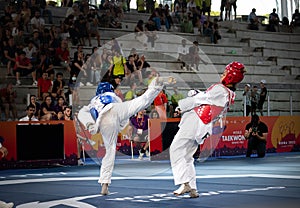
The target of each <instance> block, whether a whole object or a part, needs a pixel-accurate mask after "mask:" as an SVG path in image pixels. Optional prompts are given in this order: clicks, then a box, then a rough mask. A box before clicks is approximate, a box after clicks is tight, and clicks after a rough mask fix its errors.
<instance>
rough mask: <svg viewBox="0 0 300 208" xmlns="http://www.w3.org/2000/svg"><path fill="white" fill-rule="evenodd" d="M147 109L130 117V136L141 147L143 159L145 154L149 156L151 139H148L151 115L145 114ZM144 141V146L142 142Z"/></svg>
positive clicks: (140, 155) (140, 151)
mask: <svg viewBox="0 0 300 208" xmlns="http://www.w3.org/2000/svg"><path fill="white" fill-rule="evenodd" d="M145 112H146V111H145V110H141V111H139V112H138V113H137V115H136V116H132V117H131V118H130V122H129V127H128V137H129V138H130V139H131V140H133V142H135V143H136V144H137V147H138V148H139V159H140V160H142V159H143V157H144V154H145V153H146V155H147V156H149V150H148V147H149V140H148V119H149V116H148V115H145ZM142 142H144V143H145V144H144V146H141V143H142Z"/></svg>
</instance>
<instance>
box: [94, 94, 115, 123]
mask: <svg viewBox="0 0 300 208" xmlns="http://www.w3.org/2000/svg"><path fill="white" fill-rule="evenodd" d="M96 99H99V100H100V102H101V103H102V104H104V106H103V108H104V107H105V106H106V105H107V104H109V103H114V102H116V100H115V98H114V97H113V96H111V95H107V94H102V95H100V96H99V95H98V96H96ZM90 113H91V115H92V117H93V119H94V120H95V121H96V120H97V118H98V116H99V112H98V111H97V109H96V108H94V107H93V108H91V109H90Z"/></svg>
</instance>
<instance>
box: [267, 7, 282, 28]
mask: <svg viewBox="0 0 300 208" xmlns="http://www.w3.org/2000/svg"><path fill="white" fill-rule="evenodd" d="M279 22H280V19H279V16H278V14H277V13H276V9H275V8H274V9H273V12H272V13H271V14H270V15H269V26H268V31H270V32H276V28H275V27H277V28H278V32H279Z"/></svg>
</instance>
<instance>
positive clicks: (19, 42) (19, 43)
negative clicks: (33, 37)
mask: <svg viewBox="0 0 300 208" xmlns="http://www.w3.org/2000/svg"><path fill="white" fill-rule="evenodd" d="M17 30H18V32H17V35H15V36H14V43H15V45H16V47H17V48H18V49H19V50H22V49H23V48H24V47H25V45H26V43H25V36H24V29H23V28H22V27H18V28H17Z"/></svg>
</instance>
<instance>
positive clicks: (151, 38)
mask: <svg viewBox="0 0 300 208" xmlns="http://www.w3.org/2000/svg"><path fill="white" fill-rule="evenodd" d="M157 30H158V29H157V27H156V23H155V22H154V21H153V20H151V19H149V20H148V22H147V23H146V24H145V34H146V36H147V37H148V39H147V42H148V43H150V47H151V48H152V49H153V50H154V47H155V41H156V40H157V39H158V35H157Z"/></svg>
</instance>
